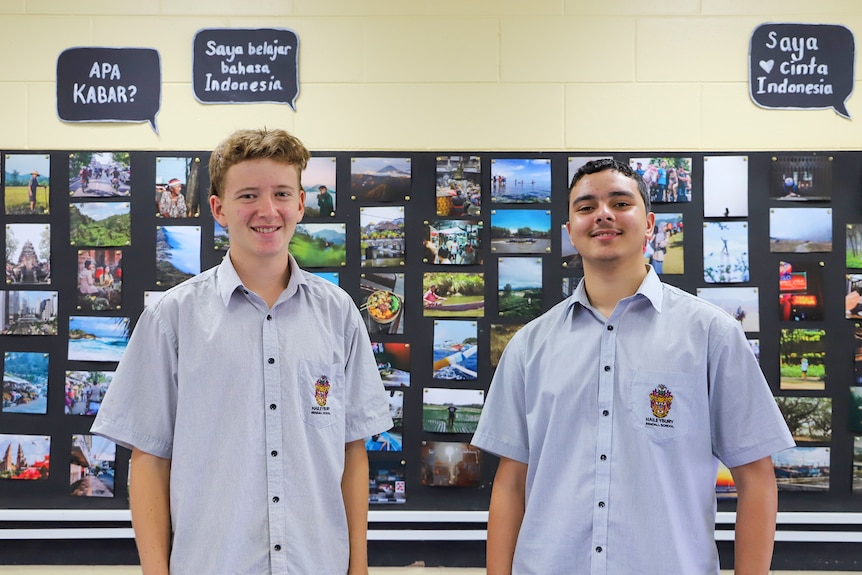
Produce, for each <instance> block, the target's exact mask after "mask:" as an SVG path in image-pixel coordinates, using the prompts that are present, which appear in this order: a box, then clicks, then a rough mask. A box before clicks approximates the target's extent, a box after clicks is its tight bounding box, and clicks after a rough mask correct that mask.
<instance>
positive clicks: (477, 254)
mask: <svg viewBox="0 0 862 575" xmlns="http://www.w3.org/2000/svg"><path fill="white" fill-rule="evenodd" d="M423 230H424V235H423V237H422V245H423V247H424V250H425V251H424V253H423V256H422V261H423V262H424V263H426V264H444V265H463V266H469V265H478V264H482V263H483V259H482V239H481V237H480V233H481V231H482V222H481V221H478V220H433V221H430V222H429V221H426V222H425V225H424V228H423Z"/></svg>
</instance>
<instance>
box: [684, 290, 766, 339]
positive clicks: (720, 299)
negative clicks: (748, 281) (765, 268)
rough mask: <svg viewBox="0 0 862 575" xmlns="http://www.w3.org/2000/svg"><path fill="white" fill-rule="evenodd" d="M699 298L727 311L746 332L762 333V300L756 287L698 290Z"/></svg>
mask: <svg viewBox="0 0 862 575" xmlns="http://www.w3.org/2000/svg"><path fill="white" fill-rule="evenodd" d="M697 297H700V298H703V299H705V300H706V301H708V302H710V303H711V304H713V305H717V306H718V307H720V308H721V309H723V310H724V311H726V312H727V314H728V315H729V316H731V317H732V318H734V319H735V320H736V321H738V322H739V323H740V324H741V325H742V329H743V330H745V331H746V332H759V331H760V300H759V292H758V289H757V288H756V287H755V288H751V287H711V288H697Z"/></svg>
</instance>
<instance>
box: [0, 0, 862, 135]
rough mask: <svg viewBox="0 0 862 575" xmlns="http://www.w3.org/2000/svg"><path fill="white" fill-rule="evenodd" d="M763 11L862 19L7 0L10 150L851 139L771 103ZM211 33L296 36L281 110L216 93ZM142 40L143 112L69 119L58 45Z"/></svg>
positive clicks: (777, 8)
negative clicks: (271, 141) (112, 119)
mask: <svg viewBox="0 0 862 575" xmlns="http://www.w3.org/2000/svg"><path fill="white" fill-rule="evenodd" d="M764 22H811V23H823V24H843V25H844V26H846V27H848V28H849V29H850V30H851V31H853V32H854V34H858V33H859V32H860V31H862V2H856V1H855V0H818V1H817V2H814V1H813V0H664V1H662V2H656V1H654V0H529V1H522V0H364V1H360V0H243V1H240V0H134V1H131V0H121V1H118V0H0V43H2V46H3V57H2V58H0V134H2V135H0V149H6V150H8V149H32V150H55V149H96V148H98V149H127V150H159V149H164V150H184V149H193V150H201V149H203V150H206V149H210V148H212V147H213V145H214V144H215V143H216V142H217V141H219V140H220V139H221V138H223V137H224V136H225V135H226V134H227V133H229V132H230V131H232V130H233V129H235V128H239V127H256V126H263V125H266V126H270V127H272V126H279V127H284V128H286V129H288V130H290V131H293V132H295V133H296V134H297V135H298V136H299V137H300V138H301V139H302V140H303V141H304V142H305V143H306V144H307V145H308V146H309V147H310V148H311V149H314V150H352V149H356V150H419V151H421V150H440V151H453V150H466V151H470V150H476V151H480V150H536V151H538V150H548V151H555V150H571V151H577V150H584V151H588V150H641V149H642V150H692V151H697V150H714V151H719V150H782V149H787V150H790V149H798V150H819V149H828V150H845V149H849V150H858V149H860V148H862V95H859V93H860V92H862V90H860V89H859V88H860V80H859V73H858V69H859V65H858V63H857V73H856V76H857V82H856V89H855V94H856V95H854V96H851V97H850V99H849V100H848V102H847V107H848V110H849V111H850V113H851V115H854V119H852V120H847V119H844V118H842V117H840V116H838V115H837V114H835V113H834V112H833V111H831V110H818V111H784V110H781V111H778V110H764V109H761V108H758V107H757V106H756V105H755V104H754V103H753V102H752V101H751V99H750V98H749V95H748V85H747V66H748V63H747V57H748V40H749V38H750V35H751V32H752V31H753V30H754V28H755V27H756V26H758V25H759V24H761V23H764ZM210 27H241V28H249V27H251V28H256V27H285V28H290V29H292V30H294V31H295V32H296V33H297V35H298V36H299V39H300V49H299V54H300V60H299V71H300V95H299V98H298V99H297V102H296V106H297V110H296V111H295V112H294V111H293V110H291V109H290V108H289V107H288V106H287V105H273V104H249V105H204V104H200V103H198V102H197V100H195V98H194V95H193V93H192V88H191V68H192V58H191V44H192V38H193V36H194V34H195V32H196V31H197V30H199V29H201V28H210ZM75 46H121V47H147V48H154V49H156V50H158V51H159V53H160V55H161V62H162V82H163V86H162V104H161V111H160V113H159V115H158V126H159V134H156V133H154V131H153V130H152V129H151V128H150V127H149V125H148V124H115V123H111V124H76V123H66V122H62V121H60V120H59V119H58V118H57V112H56V100H55V92H54V90H55V87H54V80H55V76H56V62H57V56H58V55H59V54H60V53H61V52H62V51H63V50H65V49H66V48H70V47H75Z"/></svg>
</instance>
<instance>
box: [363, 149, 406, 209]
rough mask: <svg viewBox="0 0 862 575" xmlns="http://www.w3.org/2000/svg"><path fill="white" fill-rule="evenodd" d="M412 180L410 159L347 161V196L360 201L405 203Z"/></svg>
mask: <svg viewBox="0 0 862 575" xmlns="http://www.w3.org/2000/svg"><path fill="white" fill-rule="evenodd" d="M411 177H412V170H411V165H410V158H351V159H350V193H351V194H353V195H354V196H356V198H357V199H358V200H360V201H366V202H396V201H398V202H400V201H404V200H405V199H406V198H407V196H409V195H410V185H411Z"/></svg>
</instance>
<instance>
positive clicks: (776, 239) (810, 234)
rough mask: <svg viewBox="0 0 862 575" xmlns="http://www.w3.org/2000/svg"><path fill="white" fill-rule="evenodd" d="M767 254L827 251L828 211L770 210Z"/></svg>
mask: <svg viewBox="0 0 862 575" xmlns="http://www.w3.org/2000/svg"><path fill="white" fill-rule="evenodd" d="M769 251H771V252H773V253H790V252H793V253H812V252H831V251H832V209H831V208H796V209H794V208H772V209H770V210H769Z"/></svg>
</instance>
